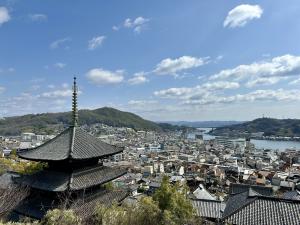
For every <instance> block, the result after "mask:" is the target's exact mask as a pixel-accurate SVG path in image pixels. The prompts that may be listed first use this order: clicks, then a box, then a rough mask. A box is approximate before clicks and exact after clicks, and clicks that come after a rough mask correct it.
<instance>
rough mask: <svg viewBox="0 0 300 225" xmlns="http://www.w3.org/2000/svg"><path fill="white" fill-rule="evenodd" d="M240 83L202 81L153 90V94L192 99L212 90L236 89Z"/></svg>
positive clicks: (205, 94) (163, 96)
mask: <svg viewBox="0 0 300 225" xmlns="http://www.w3.org/2000/svg"><path fill="white" fill-rule="evenodd" d="M239 87H240V85H239V83H237V82H228V81H218V82H212V83H204V84H202V85H197V86H195V87H181V88H169V89H166V90H160V91H155V92H154V95H155V96H158V97H161V98H169V99H193V98H198V97H199V96H207V95H210V94H211V93H213V92H216V91H220V90H226V89H237V88H239Z"/></svg>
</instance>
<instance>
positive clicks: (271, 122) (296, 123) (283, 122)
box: [211, 118, 300, 137]
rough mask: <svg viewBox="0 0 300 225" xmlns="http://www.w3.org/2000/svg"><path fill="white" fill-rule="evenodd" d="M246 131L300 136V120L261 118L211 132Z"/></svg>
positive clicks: (216, 133)
mask: <svg viewBox="0 0 300 225" xmlns="http://www.w3.org/2000/svg"><path fill="white" fill-rule="evenodd" d="M244 132H247V133H256V132H264V135H265V136H272V135H274V136H288V137H294V136H300V120H297V119H273V118H259V119H256V120H253V121H250V122H246V123H242V124H237V125H231V126H225V127H219V128H216V129H215V130H214V131H212V132H211V133H212V134H214V135H224V134H229V135H235V134H237V133H244Z"/></svg>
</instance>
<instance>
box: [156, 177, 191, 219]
mask: <svg viewBox="0 0 300 225" xmlns="http://www.w3.org/2000/svg"><path fill="white" fill-rule="evenodd" d="M153 199H154V200H155V201H157V202H158V205H159V208H160V209H161V210H162V212H163V213H164V218H165V219H167V220H170V219H171V220H172V221H173V222H174V223H175V224H183V223H184V222H186V221H189V220H190V219H193V217H194V210H193V206H192V205H191V202H190V201H189V200H188V198H187V187H186V185H182V186H180V184H179V183H176V184H175V185H172V184H170V183H169V178H168V177H167V176H165V177H164V178H163V180H162V183H161V186H160V188H159V189H158V190H156V192H155V194H154V196H153Z"/></svg>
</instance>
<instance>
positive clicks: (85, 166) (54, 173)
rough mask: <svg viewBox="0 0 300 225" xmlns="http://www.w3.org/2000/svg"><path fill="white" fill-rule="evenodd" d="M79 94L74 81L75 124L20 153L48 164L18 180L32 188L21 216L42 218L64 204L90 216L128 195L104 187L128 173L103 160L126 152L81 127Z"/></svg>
mask: <svg viewBox="0 0 300 225" xmlns="http://www.w3.org/2000/svg"><path fill="white" fill-rule="evenodd" d="M77 93H78V90H77V85H76V78H74V86H73V105H72V125H71V126H69V128H67V129H66V130H64V131H63V132H62V133H60V134H59V135H58V136H56V137H55V138H53V139H52V140H50V141H48V142H45V143H44V144H42V145H40V146H38V147H36V148H32V149H28V150H26V151H22V152H20V153H19V154H18V155H19V157H20V158H22V159H26V160H32V161H39V162H46V163H47V164H48V166H47V167H46V168H45V169H44V170H42V171H39V172H37V173H35V174H32V175H23V176H21V177H19V178H17V179H16V182H18V183H20V184H23V185H26V186H28V187H30V195H29V196H28V197H27V198H26V199H25V200H23V201H22V202H21V203H20V204H19V205H18V206H17V208H16V209H15V212H17V213H18V214H21V215H24V216H28V217H31V218H36V219H41V218H42V217H43V216H44V215H45V213H46V212H47V210H49V209H53V208H56V207H59V206H61V204H64V206H65V207H66V208H72V209H74V211H75V212H76V211H78V212H80V213H81V216H89V215H90V214H91V213H92V212H93V208H94V207H95V206H96V204H98V203H103V204H106V203H111V202H113V201H116V202H119V201H121V200H123V199H124V198H125V197H126V196H127V193H126V192H125V191H108V190H106V189H105V188H103V186H102V185H103V184H105V183H107V182H109V181H111V180H114V179H116V178H118V177H120V176H122V175H124V174H125V173H126V171H125V170H122V169H119V168H110V167H105V166H103V163H102V160H103V158H106V157H108V156H111V155H114V154H117V153H120V152H122V151H123V149H122V148H119V147H116V146H113V145H109V144H107V143H105V142H102V141H100V140H99V139H97V138H95V137H94V136H92V135H90V134H89V133H87V132H86V131H84V130H83V129H81V128H80V127H79V126H78V110H77Z"/></svg>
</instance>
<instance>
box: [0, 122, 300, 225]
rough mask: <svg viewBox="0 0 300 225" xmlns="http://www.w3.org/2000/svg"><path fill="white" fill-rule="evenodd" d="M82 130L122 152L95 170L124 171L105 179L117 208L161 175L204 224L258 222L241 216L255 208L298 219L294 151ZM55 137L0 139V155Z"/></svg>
mask: <svg viewBox="0 0 300 225" xmlns="http://www.w3.org/2000/svg"><path fill="white" fill-rule="evenodd" d="M82 129H84V130H86V131H87V132H88V133H90V134H91V135H93V136H95V137H97V139H98V140H99V141H101V142H105V143H108V144H110V145H114V146H118V147H121V148H122V149H123V152H121V153H117V154H114V155H112V156H108V157H106V158H105V159H104V160H103V165H105V166H109V167H112V168H122V169H125V170H126V171H127V173H126V174H125V175H123V176H121V177H119V178H117V179H115V180H113V185H114V186H115V187H118V188H121V189H123V190H126V191H128V192H129V195H128V197H126V199H125V200H124V202H130V203H131V204H134V203H136V202H137V201H138V200H139V199H140V198H142V197H143V196H151V195H153V193H155V191H156V190H157V189H158V188H159V187H160V185H161V181H162V178H163V176H168V178H169V181H170V183H181V184H187V185H188V187H189V190H190V192H189V198H190V200H191V202H192V205H193V207H194V209H195V210H196V212H197V215H198V216H199V217H201V218H203V219H204V220H205V221H206V222H207V224H219V223H221V222H224V223H225V222H227V223H233V224H253V220H255V221H263V220H264V219H265V216H264V213H268V212H264V213H262V212H260V213H259V214H257V216H255V218H253V217H251V216H250V217H249V215H248V214H247V213H246V212H247V210H252V211H254V212H255V211H257V213H258V211H260V210H262V209H261V207H260V205H261V204H268V205H271V206H272V207H275V208H278V207H279V208H280V207H281V208H282V209H284V208H285V207H290V205H292V206H293V207H292V208H291V209H292V210H294V212H295V214H293V212H291V211H289V212H286V213H284V212H285V210H283V211H282V212H283V213H282V214H280V218H278V219H280V220H286V221H288V220H290V217H291V214H293V215H295V216H294V217H295V218H293V219H296V220H297V221H299V216H298V213H296V212H299V210H300V152H299V151H298V150H295V149H286V150H285V151H274V150H270V149H256V147H255V146H254V144H253V143H251V142H250V139H243V138H239V139H234V138H229V137H215V138H214V139H209V140H207V139H206V138H204V137H205V136H206V134H205V131H204V130H201V129H199V130H197V131H196V132H194V133H189V132H188V131H184V132H183V131H176V132H154V131H142V130H140V131H135V130H133V129H131V128H126V127H111V126H107V125H104V124H94V125H92V126H86V125H85V126H82ZM55 136H56V134H53V135H40V134H34V133H22V134H21V136H19V137H1V145H0V146H1V148H0V150H1V154H2V157H4V158H10V156H11V154H15V153H16V152H22V151H26V149H29V148H36V147H38V146H40V145H42V144H43V143H45V142H49V141H50V142H51V140H52V139H53V138H54V137H55ZM11 160H15V161H20V160H21V161H26V160H25V159H20V158H14V159H11ZM4 169H5V168H4ZM7 172H8V173H6V174H4V175H2V177H0V183H1V184H2V185H1V187H2V188H5V187H3V184H4V180H7V179H9V177H8V175H7V174H11V176H15V174H14V173H13V171H7ZM6 182H7V181H6ZM271 206H270V207H271ZM263 210H267V208H266V209H263ZM269 213H270V212H269ZM271 213H272V214H273V213H274V212H271ZM274 216H275V217H276V215H273V217H274ZM278 217H279V215H278ZM292 217H293V216H292ZM274 220H276V218H274ZM251 221H252V222H251ZM257 224H258V223H257ZM263 224H267V223H263ZM274 224H277V223H274ZM286 224H289V223H286ZM290 224H295V223H290Z"/></svg>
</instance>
